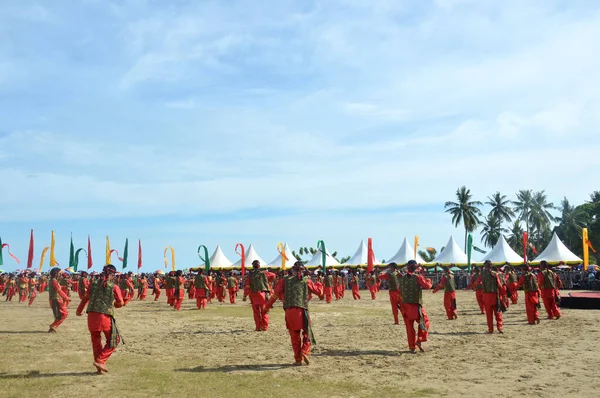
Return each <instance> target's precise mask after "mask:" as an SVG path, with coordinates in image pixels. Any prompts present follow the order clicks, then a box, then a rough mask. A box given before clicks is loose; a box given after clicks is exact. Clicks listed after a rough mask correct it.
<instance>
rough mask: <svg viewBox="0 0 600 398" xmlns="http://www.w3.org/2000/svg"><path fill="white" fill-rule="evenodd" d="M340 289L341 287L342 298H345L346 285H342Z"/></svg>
mask: <svg viewBox="0 0 600 398" xmlns="http://www.w3.org/2000/svg"><path fill="white" fill-rule="evenodd" d="M339 289H340V298H344V293H345V292H346V286H344V285H340V286H339Z"/></svg>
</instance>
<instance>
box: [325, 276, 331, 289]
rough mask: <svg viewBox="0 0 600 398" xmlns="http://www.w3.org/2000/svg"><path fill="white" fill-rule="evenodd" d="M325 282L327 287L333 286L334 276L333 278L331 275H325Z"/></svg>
mask: <svg viewBox="0 0 600 398" xmlns="http://www.w3.org/2000/svg"><path fill="white" fill-rule="evenodd" d="M323 282H325V283H324V284H325V286H327V287H331V286H333V276H331V275H325V280H324V281H323Z"/></svg>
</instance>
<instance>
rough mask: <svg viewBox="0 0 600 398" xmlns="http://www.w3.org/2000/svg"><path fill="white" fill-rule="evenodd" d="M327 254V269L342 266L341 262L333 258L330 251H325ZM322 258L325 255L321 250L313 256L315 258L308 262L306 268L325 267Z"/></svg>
mask: <svg viewBox="0 0 600 398" xmlns="http://www.w3.org/2000/svg"><path fill="white" fill-rule="evenodd" d="M325 253H326V258H325V265H326V266H327V267H329V266H336V265H340V263H339V261H338V260H336V259H335V258H333V256H331V254H329V250H325ZM322 256H323V253H321V250H317V252H316V253H315V255H314V256H313V258H311V259H310V260H308V262H307V263H306V264H304V265H305V266H306V267H312V268H315V267H322V266H323V261H322V260H321V258H322Z"/></svg>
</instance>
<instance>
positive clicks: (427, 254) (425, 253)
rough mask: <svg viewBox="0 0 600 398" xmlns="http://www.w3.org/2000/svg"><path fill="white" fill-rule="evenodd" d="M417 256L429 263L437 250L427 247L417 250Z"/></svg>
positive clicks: (435, 255)
mask: <svg viewBox="0 0 600 398" xmlns="http://www.w3.org/2000/svg"><path fill="white" fill-rule="evenodd" d="M419 256H421V258H422V259H423V260H425V261H426V262H428V263H430V262H432V261H433V259H434V258H436V257H437V250H435V249H434V248H433V247H428V248H427V249H426V250H419Z"/></svg>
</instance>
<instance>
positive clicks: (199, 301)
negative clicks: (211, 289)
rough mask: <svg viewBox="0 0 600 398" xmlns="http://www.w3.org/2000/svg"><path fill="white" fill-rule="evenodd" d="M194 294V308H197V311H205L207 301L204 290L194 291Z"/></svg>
mask: <svg viewBox="0 0 600 398" xmlns="http://www.w3.org/2000/svg"><path fill="white" fill-rule="evenodd" d="M194 294H195V296H196V307H198V309H205V308H206V301H207V299H206V289H196V291H195V292H194Z"/></svg>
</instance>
